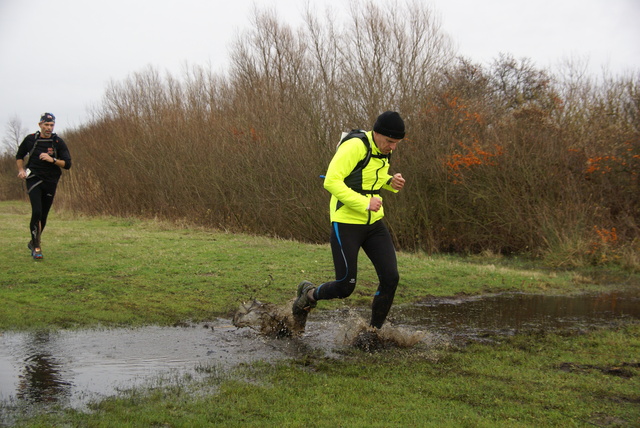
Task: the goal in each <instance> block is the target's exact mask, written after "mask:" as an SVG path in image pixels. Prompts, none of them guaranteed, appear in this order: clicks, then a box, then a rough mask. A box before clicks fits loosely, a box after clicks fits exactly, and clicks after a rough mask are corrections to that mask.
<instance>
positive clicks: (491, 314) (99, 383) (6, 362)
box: [0, 293, 640, 424]
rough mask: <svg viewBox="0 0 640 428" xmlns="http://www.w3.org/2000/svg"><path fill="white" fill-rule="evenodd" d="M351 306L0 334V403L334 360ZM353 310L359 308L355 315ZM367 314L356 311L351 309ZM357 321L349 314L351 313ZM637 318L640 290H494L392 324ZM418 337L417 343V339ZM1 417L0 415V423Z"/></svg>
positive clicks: (482, 333) (442, 330) (488, 326)
mask: <svg viewBox="0 0 640 428" xmlns="http://www.w3.org/2000/svg"><path fill="white" fill-rule="evenodd" d="M352 312H353V311H345V310H337V311H317V312H313V313H312V314H311V315H310V316H309V321H308V323H307V328H306V332H305V333H304V335H303V336H302V337H301V338H298V339H272V338H267V337H264V336H263V335H261V334H260V333H259V332H257V331H254V330H253V329H251V328H241V329H238V328H236V327H234V326H233V325H232V324H231V321H229V320H216V321H214V322H211V323H207V324H198V325H193V326H188V327H154V326H151V327H143V328H135V329H97V330H80V331H68V330H62V331H50V332H32V333H16V332H4V333H0V408H1V407H3V406H9V407H16V406H17V407H20V406H29V405H31V404H45V405H46V404H47V403H55V404H60V405H63V406H70V407H75V408H80V407H83V406H84V405H86V404H87V403H88V402H90V401H92V400H94V399H100V398H104V397H107V396H112V395H117V394H118V393H119V392H120V391H122V390H124V389H129V388H132V387H136V386H141V385H148V384H149V383H150V382H153V381H154V379H160V378H162V379H165V380H166V379H172V378H174V379H179V378H182V377H183V376H185V375H186V376H189V377H191V378H196V377H197V376H199V375H200V373H202V372H206V370H201V369H202V368H205V367H212V366H213V367H217V368H218V369H222V370H224V369H225V368H230V367H232V366H234V365H237V364H239V363H242V362H251V361H255V360H269V361H273V360H276V359H283V358H288V357H296V356H301V355H304V354H306V353H309V352H311V351H314V352H317V351H320V352H322V353H324V354H325V355H328V356H335V357H338V356H339V353H338V352H337V351H339V349H340V348H341V347H343V346H345V345H344V344H343V342H342V335H343V332H344V328H345V325H346V324H348V323H353V322H354V314H353V313H352ZM356 312H360V311H356ZM360 316H361V317H362V318H367V317H368V314H367V312H366V311H362V313H361V314H360ZM355 317H356V318H357V317H358V314H356V315H355ZM638 319H640V294H639V293H636V294H629V293H625V294H622V293H613V294H604V295H581V296H576V297H559V296H538V295H527V294H499V295H492V296H482V297H474V298H455V299H443V298H434V299H430V300H428V301H425V302H423V303H420V304H416V305H407V306H396V307H394V308H393V309H392V312H391V317H390V320H391V323H390V324H392V325H393V326H398V327H402V328H404V329H409V330H413V331H417V330H422V331H427V332H429V336H427V337H429V338H431V339H430V340H433V338H434V337H436V336H437V337H439V338H443V337H444V338H449V339H450V340H456V338H460V337H464V338H465V339H466V340H483V339H482V338H484V337H487V336H492V337H494V336H496V335H505V334H507V335H511V334H517V333H519V332H531V331H539V330H553V331H556V330H558V329H560V330H565V329H585V328H591V327H594V326H601V325H610V324H613V323H621V322H627V321H631V320H638ZM425 340H427V339H425ZM1 422H2V421H0V424H1Z"/></svg>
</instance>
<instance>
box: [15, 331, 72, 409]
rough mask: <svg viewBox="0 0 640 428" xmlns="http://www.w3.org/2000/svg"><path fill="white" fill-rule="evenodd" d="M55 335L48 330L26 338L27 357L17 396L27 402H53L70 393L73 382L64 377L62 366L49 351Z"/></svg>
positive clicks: (52, 346) (20, 376) (52, 345)
mask: <svg viewBox="0 0 640 428" xmlns="http://www.w3.org/2000/svg"><path fill="white" fill-rule="evenodd" d="M54 340H55V334H53V333H50V332H48V331H40V332H36V333H31V334H29V335H27V336H26V337H25V349H26V351H27V352H26V358H25V360H24V368H23V369H22V373H21V374H20V375H19V381H18V385H17V388H16V389H17V391H16V396H17V397H18V398H19V399H21V400H25V401H28V402H33V403H35V402H39V403H42V402H55V401H58V400H59V399H61V398H63V397H66V396H69V394H70V390H71V386H72V384H71V383H70V382H67V381H65V380H64V379H63V377H64V374H63V373H62V370H61V369H62V365H61V363H60V362H59V361H58V360H57V359H56V357H55V356H54V355H52V354H51V350H52V349H55V344H54V343H53V342H54Z"/></svg>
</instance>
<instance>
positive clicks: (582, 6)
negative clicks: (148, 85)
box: [0, 0, 640, 141]
mask: <svg viewBox="0 0 640 428" xmlns="http://www.w3.org/2000/svg"><path fill="white" fill-rule="evenodd" d="M399 1H402V0H399ZM424 1H425V2H426V4H427V5H430V6H432V7H433V9H434V11H435V12H436V13H438V14H439V15H440V18H441V23H442V27H443V29H444V30H445V31H446V32H447V33H448V34H449V35H450V36H451V38H452V40H453V41H454V43H455V45H456V47H457V51H458V53H459V54H461V55H463V56H465V57H468V58H471V59H473V60H475V61H477V62H480V63H482V64H489V63H491V62H492V60H494V59H496V58H497V57H498V55H499V53H501V52H502V53H508V54H511V55H513V56H514V57H516V58H518V59H520V58H523V57H526V58H529V59H531V60H532V61H533V63H534V64H535V65H536V66H537V67H539V68H553V67H556V66H558V65H559V64H560V63H561V62H562V61H563V60H567V59H571V58H573V59H579V60H581V61H588V64H589V71H590V72H591V73H593V74H594V75H595V76H598V75H600V74H601V72H602V70H603V68H605V69H606V70H608V71H609V72H610V73H613V74H614V75H619V74H627V73H640V0H483V1H480V0H424ZM254 4H255V5H256V6H257V7H258V8H260V9H263V8H271V9H274V10H276V12H277V13H278V16H279V17H281V18H282V19H283V20H285V21H287V22H290V23H292V24H293V25H297V24H298V23H300V21H301V13H302V10H303V5H304V2H303V1H302V0H227V1H220V0H154V1H151V0H110V1H106V2H101V1H93V0H53V1H44V0H0V137H4V136H5V132H6V129H7V126H6V125H7V124H8V122H9V120H11V119H12V118H14V117H17V118H18V119H19V120H20V121H21V122H22V126H23V127H24V128H25V130H28V131H29V132H33V131H36V130H37V129H38V128H37V121H38V119H39V117H40V114H41V113H42V112H44V111H50V112H52V113H54V114H55V115H56V117H57V123H56V131H57V132H59V133H61V134H63V133H64V130H65V129H68V128H73V127H76V126H79V125H81V124H82V123H83V122H84V121H85V120H87V118H88V113H89V110H90V109H91V108H92V107H95V106H98V105H100V103H101V99H102V95H103V93H104V90H105V89H106V86H107V84H108V83H109V82H110V81H122V80H124V79H125V78H126V77H127V76H128V75H130V74H131V73H133V72H137V71H141V70H143V69H144V68H145V67H147V66H149V65H151V66H153V67H154V68H156V69H158V70H159V71H161V72H164V71H168V72H170V73H171V74H172V75H173V76H175V77H178V78H180V77H181V75H182V72H183V70H184V66H185V64H189V65H205V66H209V65H210V66H211V67H212V69H213V70H214V71H218V70H222V68H223V67H224V66H225V64H226V61H227V59H228V51H229V49H230V47H231V42H232V41H234V40H235V39H236V38H237V36H238V35H239V34H240V33H241V32H242V31H243V30H245V29H247V28H250V22H249V17H250V16H251V10H252V7H253V5H254ZM311 5H312V7H313V8H314V9H316V10H317V11H318V12H319V13H324V7H325V5H330V7H331V8H332V9H333V10H334V13H335V14H336V16H338V17H340V16H345V15H346V8H347V6H348V0H311ZM1 140H2V138H0V141H1Z"/></svg>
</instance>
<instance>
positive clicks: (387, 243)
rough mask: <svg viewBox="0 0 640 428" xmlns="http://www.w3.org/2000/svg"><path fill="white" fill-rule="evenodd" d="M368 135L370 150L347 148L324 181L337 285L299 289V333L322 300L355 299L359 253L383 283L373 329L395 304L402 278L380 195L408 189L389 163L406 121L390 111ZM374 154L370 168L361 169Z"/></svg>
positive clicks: (356, 145)
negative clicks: (363, 253) (361, 252)
mask: <svg viewBox="0 0 640 428" xmlns="http://www.w3.org/2000/svg"><path fill="white" fill-rule="evenodd" d="M364 135H365V136H366V140H367V142H368V143H369V148H367V146H366V145H365V144H363V140H361V139H360V138H357V137H356V138H351V139H349V140H346V141H344V142H342V143H341V144H340V145H339V146H338V149H337V151H336V154H335V155H334V157H333V159H332V160H331V163H330V164H329V167H328V169H327V173H326V175H325V181H324V187H325V189H327V190H328V191H329V192H330V193H331V202H330V214H331V223H332V226H333V227H332V231H331V250H332V254H333V263H334V267H335V271H336V279H335V280H334V281H330V282H325V283H323V284H320V285H319V286H317V287H316V286H315V285H314V284H313V283H311V282H309V281H303V282H301V283H300V284H299V285H298V294H297V298H296V300H295V302H294V304H293V308H292V312H293V316H294V320H295V321H296V324H298V326H299V327H300V328H304V325H305V324H306V319H307V315H308V313H309V311H310V310H311V309H312V308H314V307H316V304H317V302H318V300H329V299H335V298H345V297H348V296H350V295H351V293H353V290H354V289H355V286H356V280H357V273H358V253H359V251H360V248H362V249H363V250H364V251H365V253H366V254H367V256H368V257H369V259H370V260H371V262H372V263H373V265H374V267H375V269H376V272H377V274H378V279H379V281H380V283H379V285H378V290H377V291H376V294H375V296H374V298H373V303H372V307H371V309H372V314H371V322H370V325H371V326H372V327H376V328H381V327H382V324H383V323H384V321H385V319H386V317H387V314H388V313H389V310H390V309H391V305H392V303H393V298H394V295H395V291H396V288H397V286H398V282H399V279H400V276H399V274H398V263H397V259H396V252H395V248H394V246H393V241H392V239H391V235H390V234H389V230H388V229H387V226H386V225H385V223H384V221H383V217H384V208H383V206H382V196H381V195H380V193H381V190H382V189H385V190H390V191H392V192H398V191H399V190H401V189H402V188H403V186H404V183H405V180H404V178H403V177H402V174H400V173H397V174H395V175H389V172H388V171H389V157H390V155H391V153H392V152H393V150H395V149H396V147H397V145H398V143H399V142H400V141H401V140H402V139H403V138H404V136H405V130H404V121H403V120H402V118H401V117H400V115H399V114H398V113H397V112H393V111H386V112H384V113H382V114H381V115H380V116H378V118H377V120H376V123H375V124H374V126H373V130H372V131H369V132H366V133H365V134H364ZM369 150H370V151H371V157H370V159H369V161H368V163H367V164H366V165H365V166H364V167H363V168H358V165H359V162H361V161H362V160H363V159H364V158H365V157H366V156H367V153H368V151H369Z"/></svg>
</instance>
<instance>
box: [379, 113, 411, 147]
mask: <svg viewBox="0 0 640 428" xmlns="http://www.w3.org/2000/svg"><path fill="white" fill-rule="evenodd" d="M373 130H374V131H375V132H377V133H378V134H382V135H384V136H387V137H389V138H393V139H396V140H402V139H403V138H404V121H403V120H402V118H401V117H400V114H399V113H398V112H396V111H385V112H384V113H382V114H381V115H380V116H378V119H376V123H375V125H373Z"/></svg>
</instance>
